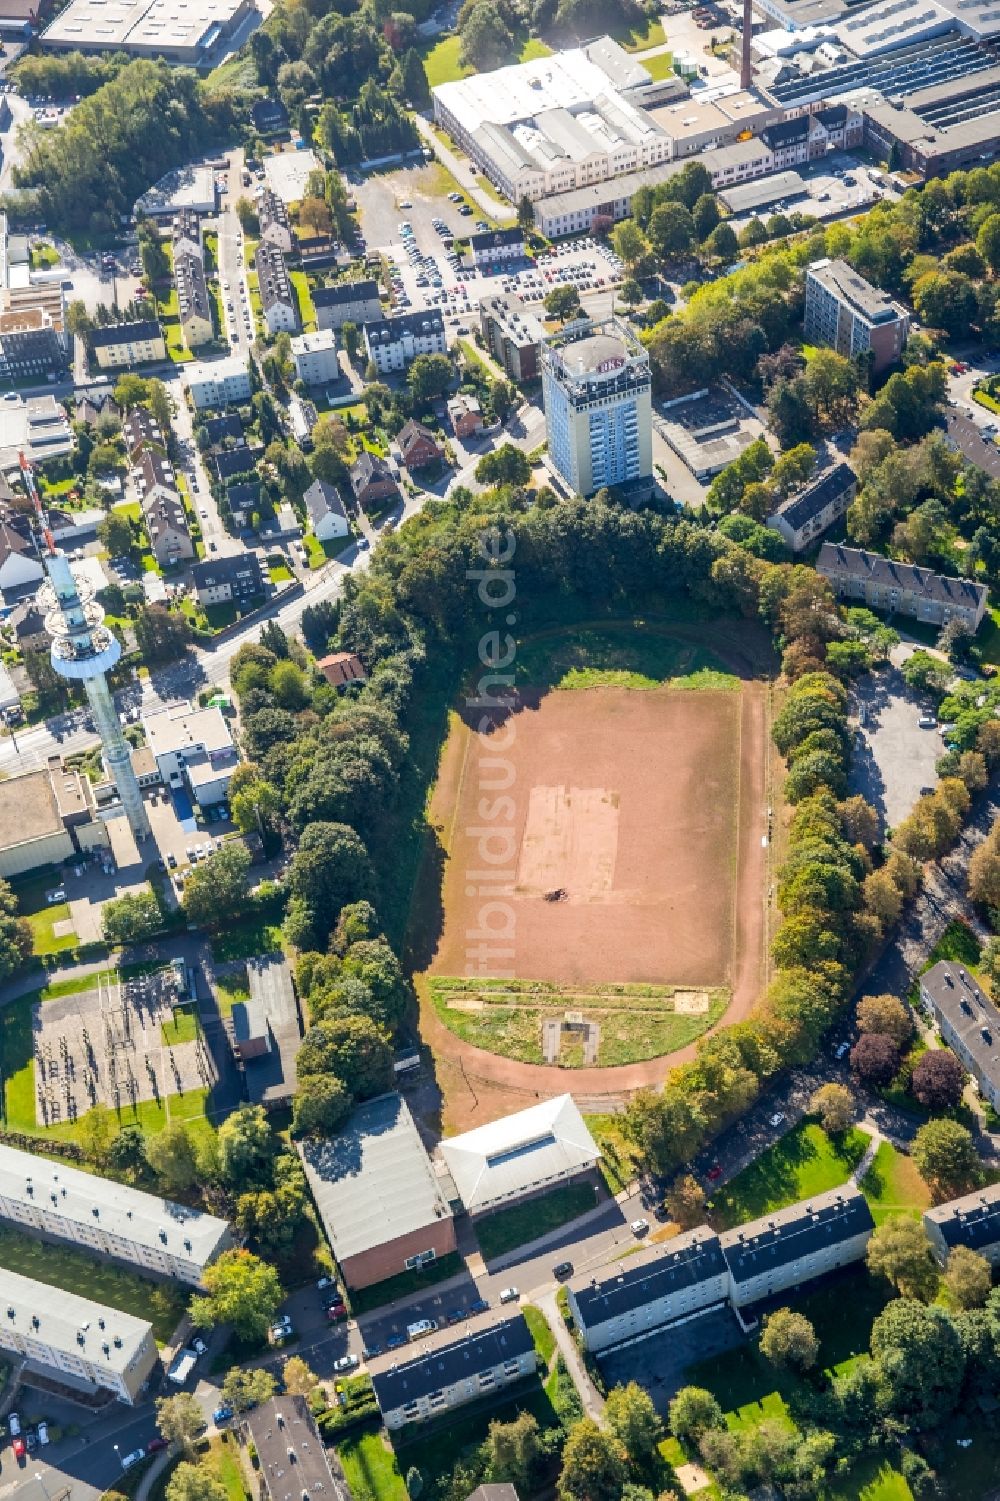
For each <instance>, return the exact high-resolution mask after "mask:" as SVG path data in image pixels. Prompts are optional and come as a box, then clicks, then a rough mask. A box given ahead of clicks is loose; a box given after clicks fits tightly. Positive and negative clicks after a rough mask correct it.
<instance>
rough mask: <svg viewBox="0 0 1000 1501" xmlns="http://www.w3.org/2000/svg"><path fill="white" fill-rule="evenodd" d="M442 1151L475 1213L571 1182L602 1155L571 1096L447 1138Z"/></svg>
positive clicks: (467, 1207)
mask: <svg viewBox="0 0 1000 1501" xmlns="http://www.w3.org/2000/svg"><path fill="white" fill-rule="evenodd" d="M439 1150H440V1153H441V1156H442V1158H443V1159H444V1161H445V1163H446V1165H447V1168H448V1171H449V1172H450V1174H451V1176H452V1179H453V1181H454V1184H455V1187H456V1189H457V1190H458V1195H459V1198H460V1199H461V1200H462V1203H463V1204H464V1205H465V1208H466V1210H467V1211H468V1213H469V1214H484V1213H487V1212H488V1211H489V1210H491V1209H498V1208H500V1207H501V1206H502V1205H504V1204H513V1203H515V1202H516V1201H517V1200H518V1199H524V1198H527V1197H528V1196H529V1195H531V1194H536V1193H539V1192H541V1191H543V1190H544V1189H546V1188H551V1187H552V1186H553V1185H554V1184H556V1183H565V1182H567V1181H568V1180H569V1179H571V1178H575V1177H577V1176H578V1175H579V1174H581V1173H586V1172H589V1171H590V1170H591V1169H592V1168H593V1167H594V1166H595V1165H596V1163H597V1162H598V1161H599V1160H600V1156H601V1153H600V1149H599V1148H598V1146H597V1144H596V1143H595V1141H594V1138H593V1137H592V1136H591V1134H590V1132H589V1131H588V1130H587V1127H586V1126H585V1124H584V1120H583V1116H582V1115H581V1114H580V1112H579V1110H578V1109H577V1107H576V1104H575V1102H574V1100H573V1096H572V1095H568V1094H563V1095H559V1096H557V1098H556V1099H554V1100H543V1101H542V1103H541V1104H539V1105H532V1106H530V1107H529V1108H528V1109H527V1110H519V1111H517V1113H516V1114H514V1115H507V1116H504V1117H503V1118H502V1119H501V1120H498V1121H491V1122H490V1124H489V1125H488V1126H477V1127H476V1129H475V1130H474V1131H467V1132H465V1134H464V1135H462V1136H449V1137H446V1138H445V1139H444V1140H443V1141H442V1142H441V1146H440V1149H439Z"/></svg>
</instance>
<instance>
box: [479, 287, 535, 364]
mask: <svg viewBox="0 0 1000 1501" xmlns="http://www.w3.org/2000/svg"><path fill="white" fill-rule="evenodd" d="M479 328H480V332H481V333H482V336H483V342H484V343H485V345H486V347H487V349H489V350H490V352H491V353H492V355H493V358H494V359H495V360H497V361H498V362H499V363H500V364H501V365H502V366H503V368H504V370H505V371H506V372H507V374H508V375H509V377H510V379H511V380H516V381H529V380H535V379H537V377H538V371H539V366H538V351H539V349H540V348H541V344H542V340H543V339H544V338H545V336H546V335H545V325H544V324H543V323H542V322H541V320H540V319H539V318H537V317H536V316H535V314H534V313H533V312H532V311H531V310H530V308H529V307H528V305H527V303H525V302H522V301H521V299H520V298H519V297H515V296H513V295H512V294H511V295H509V296H500V295H497V296H495V297H482V298H480V300H479Z"/></svg>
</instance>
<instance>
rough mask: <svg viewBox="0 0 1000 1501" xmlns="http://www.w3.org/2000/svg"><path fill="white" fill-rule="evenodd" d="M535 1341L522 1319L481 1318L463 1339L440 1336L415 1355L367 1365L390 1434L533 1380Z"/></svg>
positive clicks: (520, 1316) (512, 1316) (385, 1358)
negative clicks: (528, 1379)
mask: <svg viewBox="0 0 1000 1501" xmlns="http://www.w3.org/2000/svg"><path fill="white" fill-rule="evenodd" d="M537 1359H538V1357H537V1355H536V1353H535V1345H534V1341H533V1340H532V1338H531V1331H530V1330H529V1328H528V1325H527V1321H526V1320H525V1317H524V1314H523V1313H521V1312H520V1311H518V1312H517V1313H514V1314H508V1315H507V1316H506V1317H504V1316H503V1315H501V1316H500V1317H499V1318H498V1317H497V1315H496V1314H495V1313H487V1314H482V1315H481V1316H480V1317H479V1318H475V1319H471V1320H470V1321H469V1323H468V1324H467V1325H466V1326H465V1329H464V1330H463V1331H462V1332H461V1333H459V1332H457V1331H456V1330H454V1329H448V1330H440V1331H438V1332H437V1333H435V1334H432V1335H431V1336H430V1337H429V1338H428V1339H424V1340H421V1342H420V1344H419V1346H417V1347H416V1349H414V1350H413V1351H412V1353H411V1352H409V1351H403V1350H400V1351H394V1352H392V1353H390V1354H387V1355H379V1356H376V1357H375V1359H374V1360H370V1361H369V1362H368V1371H369V1374H370V1376H371V1378H372V1386H373V1387H374V1388H375V1396H376V1399H377V1401H378V1405H379V1410H380V1411H381V1413H382V1419H383V1422H384V1423H385V1426H386V1427H387V1428H388V1429H389V1431H390V1433H391V1432H393V1431H394V1430H396V1429H398V1428H403V1427H404V1426H405V1425H406V1424H407V1423H425V1422H429V1421H430V1420H431V1419H433V1418H437V1417H440V1416H442V1414H444V1413H447V1412H451V1411H453V1410H454V1409H455V1408H457V1407H463V1406H464V1405H465V1404H466V1403H467V1402H476V1401H479V1400H480V1399H481V1398H483V1397H489V1396H492V1395H494V1394H495V1393H496V1392H498V1391H500V1390H502V1389H503V1388H504V1387H508V1386H514V1385H516V1384H517V1383H518V1382H519V1381H524V1380H526V1379H527V1378H528V1377H529V1376H532V1375H534V1373H535V1370H536V1368H537Z"/></svg>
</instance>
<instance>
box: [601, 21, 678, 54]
mask: <svg viewBox="0 0 1000 1501" xmlns="http://www.w3.org/2000/svg"><path fill="white" fill-rule="evenodd" d="M611 35H612V36H613V37H614V39H615V41H616V42H618V43H619V44H620V45H621V46H622V47H624V48H625V51H626V52H645V51H646V49H647V48H649V47H662V46H663V43H664V42H665V41H666V40H667V33H666V32H665V31H664V29H663V22H662V21H661V20H660V18H659V16H651V17H650V19H649V20H648V21H647V22H646V25H645V26H643V27H640V26H639V24H638V23H637V22H635V21H633V22H631V23H627V22H626V23H625V24H624V25H622V26H619V27H618V28H617V29H616V28H615V27H612V28H611Z"/></svg>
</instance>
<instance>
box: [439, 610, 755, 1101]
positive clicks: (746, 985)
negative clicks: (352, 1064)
mask: <svg viewBox="0 0 1000 1501" xmlns="http://www.w3.org/2000/svg"><path fill="white" fill-rule="evenodd" d="M671 633H672V634H674V633H675V634H677V635H684V634H687V632H685V630H684V628H683V627H680V628H677V629H676V631H672V632H671ZM691 634H694V633H693V632H692V633H691ZM714 634H715V633H714V632H713V633H709V644H710V645H711V647H712V649H713V650H714V651H716V652H717V653H718V655H719V656H720V657H723V658H727V657H728V658H729V659H730V660H731V661H734V665H735V661H736V660H738V661H739V667H740V668H742V669H743V672H742V674H741V675H743V676H744V682H743V685H742V690H741V692H742V708H741V717H740V806H739V842H738V857H737V858H738V874H737V880H736V883H735V887H736V890H735V899H734V914H733V935H734V941H733V949H732V953H733V956H734V963H735V968H734V970H733V972H732V973H731V976H730V983H731V986H732V1000H731V1002H730V1004H729V1006H728V1008H727V1009H726V1011H725V1013H724V1015H723V1016H722V1017H721V1018H720V1020H719V1021H718V1022H717V1023H716V1024H715V1026H714V1027H713V1028H711V1029H710V1031H709V1032H708V1033H705V1034H704V1035H705V1036H708V1035H711V1033H712V1032H716V1031H719V1030H720V1029H721V1028H724V1027H728V1026H732V1024H733V1023H734V1022H737V1021H742V1020H744V1019H745V1018H746V1017H747V1015H748V1014H749V1012H750V1010H751V1008H752V1006H753V1005H754V1002H755V1001H756V1000H757V998H758V996H759V995H760V992H761V989H762V987H763V984H764V981H765V978H766V942H767V904H768V893H767V881H768V849H767V847H766V846H765V845H764V843H763V839H764V835H765V833H766V831H767V806H768V795H769V749H770V747H769V737H768V727H769V695H770V684H769V683H768V682H767V681H766V680H761V679H759V678H756V677H752V678H749V679H748V678H747V676H746V667H747V659H746V658H745V657H742V655H740V657H737V651H736V650H734V649H733V647H732V643H726V644H723V643H722V642H720V641H718V639H711V636H713V635H714ZM727 646H728V649H727ZM737 650H738V649H737ZM421 990H422V991H423V994H422V996H421V1002H420V1031H421V1035H422V1037H423V1039H424V1041H425V1042H426V1043H427V1044H429V1046H430V1048H431V1051H432V1052H433V1054H434V1056H435V1058H436V1059H438V1060H440V1061H442V1062H443V1063H445V1064H450V1065H451V1066H452V1068H453V1069H454V1070H455V1071H456V1073H457V1074H458V1075H460V1076H461V1077H462V1078H464V1080H465V1081H466V1082H468V1081H469V1080H476V1081H481V1082H482V1083H484V1084H486V1085H489V1086H491V1087H493V1088H495V1089H498V1090H501V1091H508V1092H510V1093H514V1094H520V1095H525V1096H528V1097H532V1098H534V1097H538V1098H550V1097H551V1096H552V1095H553V1094H561V1093H565V1092H567V1091H568V1092H570V1093H572V1094H573V1095H575V1096H577V1097H581V1096H586V1097H588V1099H598V1100H599V1099H600V1098H602V1097H617V1098H620V1097H621V1096H623V1095H627V1094H630V1093H632V1092H633V1091H635V1090H637V1089H642V1088H647V1087H651V1086H656V1085H659V1084H661V1083H662V1082H663V1080H664V1079H665V1078H666V1076H667V1074H668V1073H669V1071H670V1069H671V1068H673V1067H675V1066H676V1065H677V1064H680V1063H685V1062H688V1061H689V1060H690V1059H692V1058H694V1056H695V1053H696V1048H697V1044H696V1043H690V1044H689V1045H688V1046H686V1047H683V1048H678V1049H677V1050H676V1051H675V1052H673V1053H669V1054H665V1055H663V1056H661V1057H659V1058H650V1059H646V1060H644V1061H643V1062H641V1063H629V1064H622V1065H620V1066H617V1067H611V1068H574V1069H566V1068H559V1067H556V1066H553V1065H546V1064H538V1063H522V1062H520V1061H519V1060H517V1059H513V1058H504V1057H501V1056H500V1055H499V1054H497V1053H491V1052H488V1051H487V1050H486V1049H484V1048H478V1047H475V1046H474V1045H473V1044H471V1043H467V1042H464V1041H463V1040H462V1039H461V1038H459V1037H457V1036H456V1035H455V1034H454V1033H453V1032H451V1031H450V1030H449V1029H448V1028H447V1027H446V1026H445V1025H444V1023H443V1022H442V1021H441V1020H440V1019H439V1017H438V1015H437V1012H436V1011H435V1009H434V1003H433V1001H432V1000H431V998H430V995H429V993H428V992H427V991H426V989H425V988H424V987H421Z"/></svg>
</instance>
